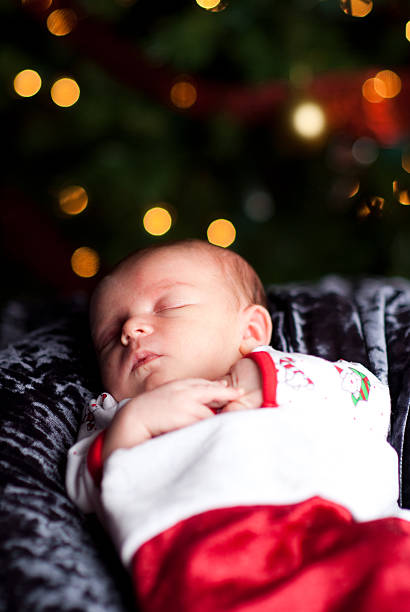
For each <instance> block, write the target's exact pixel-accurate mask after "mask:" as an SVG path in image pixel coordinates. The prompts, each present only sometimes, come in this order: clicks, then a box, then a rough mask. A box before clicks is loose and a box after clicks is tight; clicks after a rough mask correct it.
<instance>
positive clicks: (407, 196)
mask: <svg viewBox="0 0 410 612" xmlns="http://www.w3.org/2000/svg"><path fill="white" fill-rule="evenodd" d="M393 193H394V195H395V196H396V198H397V200H398V202H399V203H400V204H403V206H409V205H410V191H409V190H408V189H401V188H400V186H399V181H393Z"/></svg>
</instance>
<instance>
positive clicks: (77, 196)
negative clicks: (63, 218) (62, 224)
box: [58, 185, 88, 215]
mask: <svg viewBox="0 0 410 612" xmlns="http://www.w3.org/2000/svg"><path fill="white" fill-rule="evenodd" d="M58 203H59V205H60V208H61V210H62V211H63V212H65V213H66V214H67V215H78V214H79V213H81V212H83V210H85V209H86V208H87V205H88V195H87V192H86V190H85V189H84V187H81V186H80V185H70V186H69V187H64V189H61V191H60V192H59V194H58Z"/></svg>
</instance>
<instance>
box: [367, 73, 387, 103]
mask: <svg viewBox="0 0 410 612" xmlns="http://www.w3.org/2000/svg"><path fill="white" fill-rule="evenodd" d="M376 85H377V88H376ZM383 88H384V84H383V81H381V80H378V82H377V83H376V78H375V77H372V78H370V79H367V81H365V82H364V83H363V85H362V94H363V97H364V98H365V99H366V100H367V101H368V102H372V103H377V102H382V101H383V100H384V96H381V95H380V93H378V91H383Z"/></svg>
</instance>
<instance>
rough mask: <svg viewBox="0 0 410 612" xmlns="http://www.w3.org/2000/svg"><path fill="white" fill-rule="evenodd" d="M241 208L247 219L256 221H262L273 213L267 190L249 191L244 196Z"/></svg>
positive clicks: (271, 201)
mask: <svg viewBox="0 0 410 612" xmlns="http://www.w3.org/2000/svg"><path fill="white" fill-rule="evenodd" d="M243 209H244V211H245V213H246V215H247V216H248V217H249V219H252V221H255V222H256V223H264V222H266V221H268V220H269V219H270V218H271V217H272V215H273V211H274V205H273V200H272V197H271V195H270V194H269V193H268V192H267V191H251V192H250V193H249V194H248V195H247V196H246V198H245V201H244V203H243Z"/></svg>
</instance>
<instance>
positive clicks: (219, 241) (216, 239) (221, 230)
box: [206, 219, 236, 248]
mask: <svg viewBox="0 0 410 612" xmlns="http://www.w3.org/2000/svg"><path fill="white" fill-rule="evenodd" d="M206 234H207V237H208V242H210V243H211V244H215V245H216V246H220V247H224V248H226V247H228V246H230V245H231V244H232V243H233V242H234V241H235V238H236V229H235V226H234V225H233V223H231V221H228V219H215V221H212V223H210V224H209V226H208V229H207V232H206Z"/></svg>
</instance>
